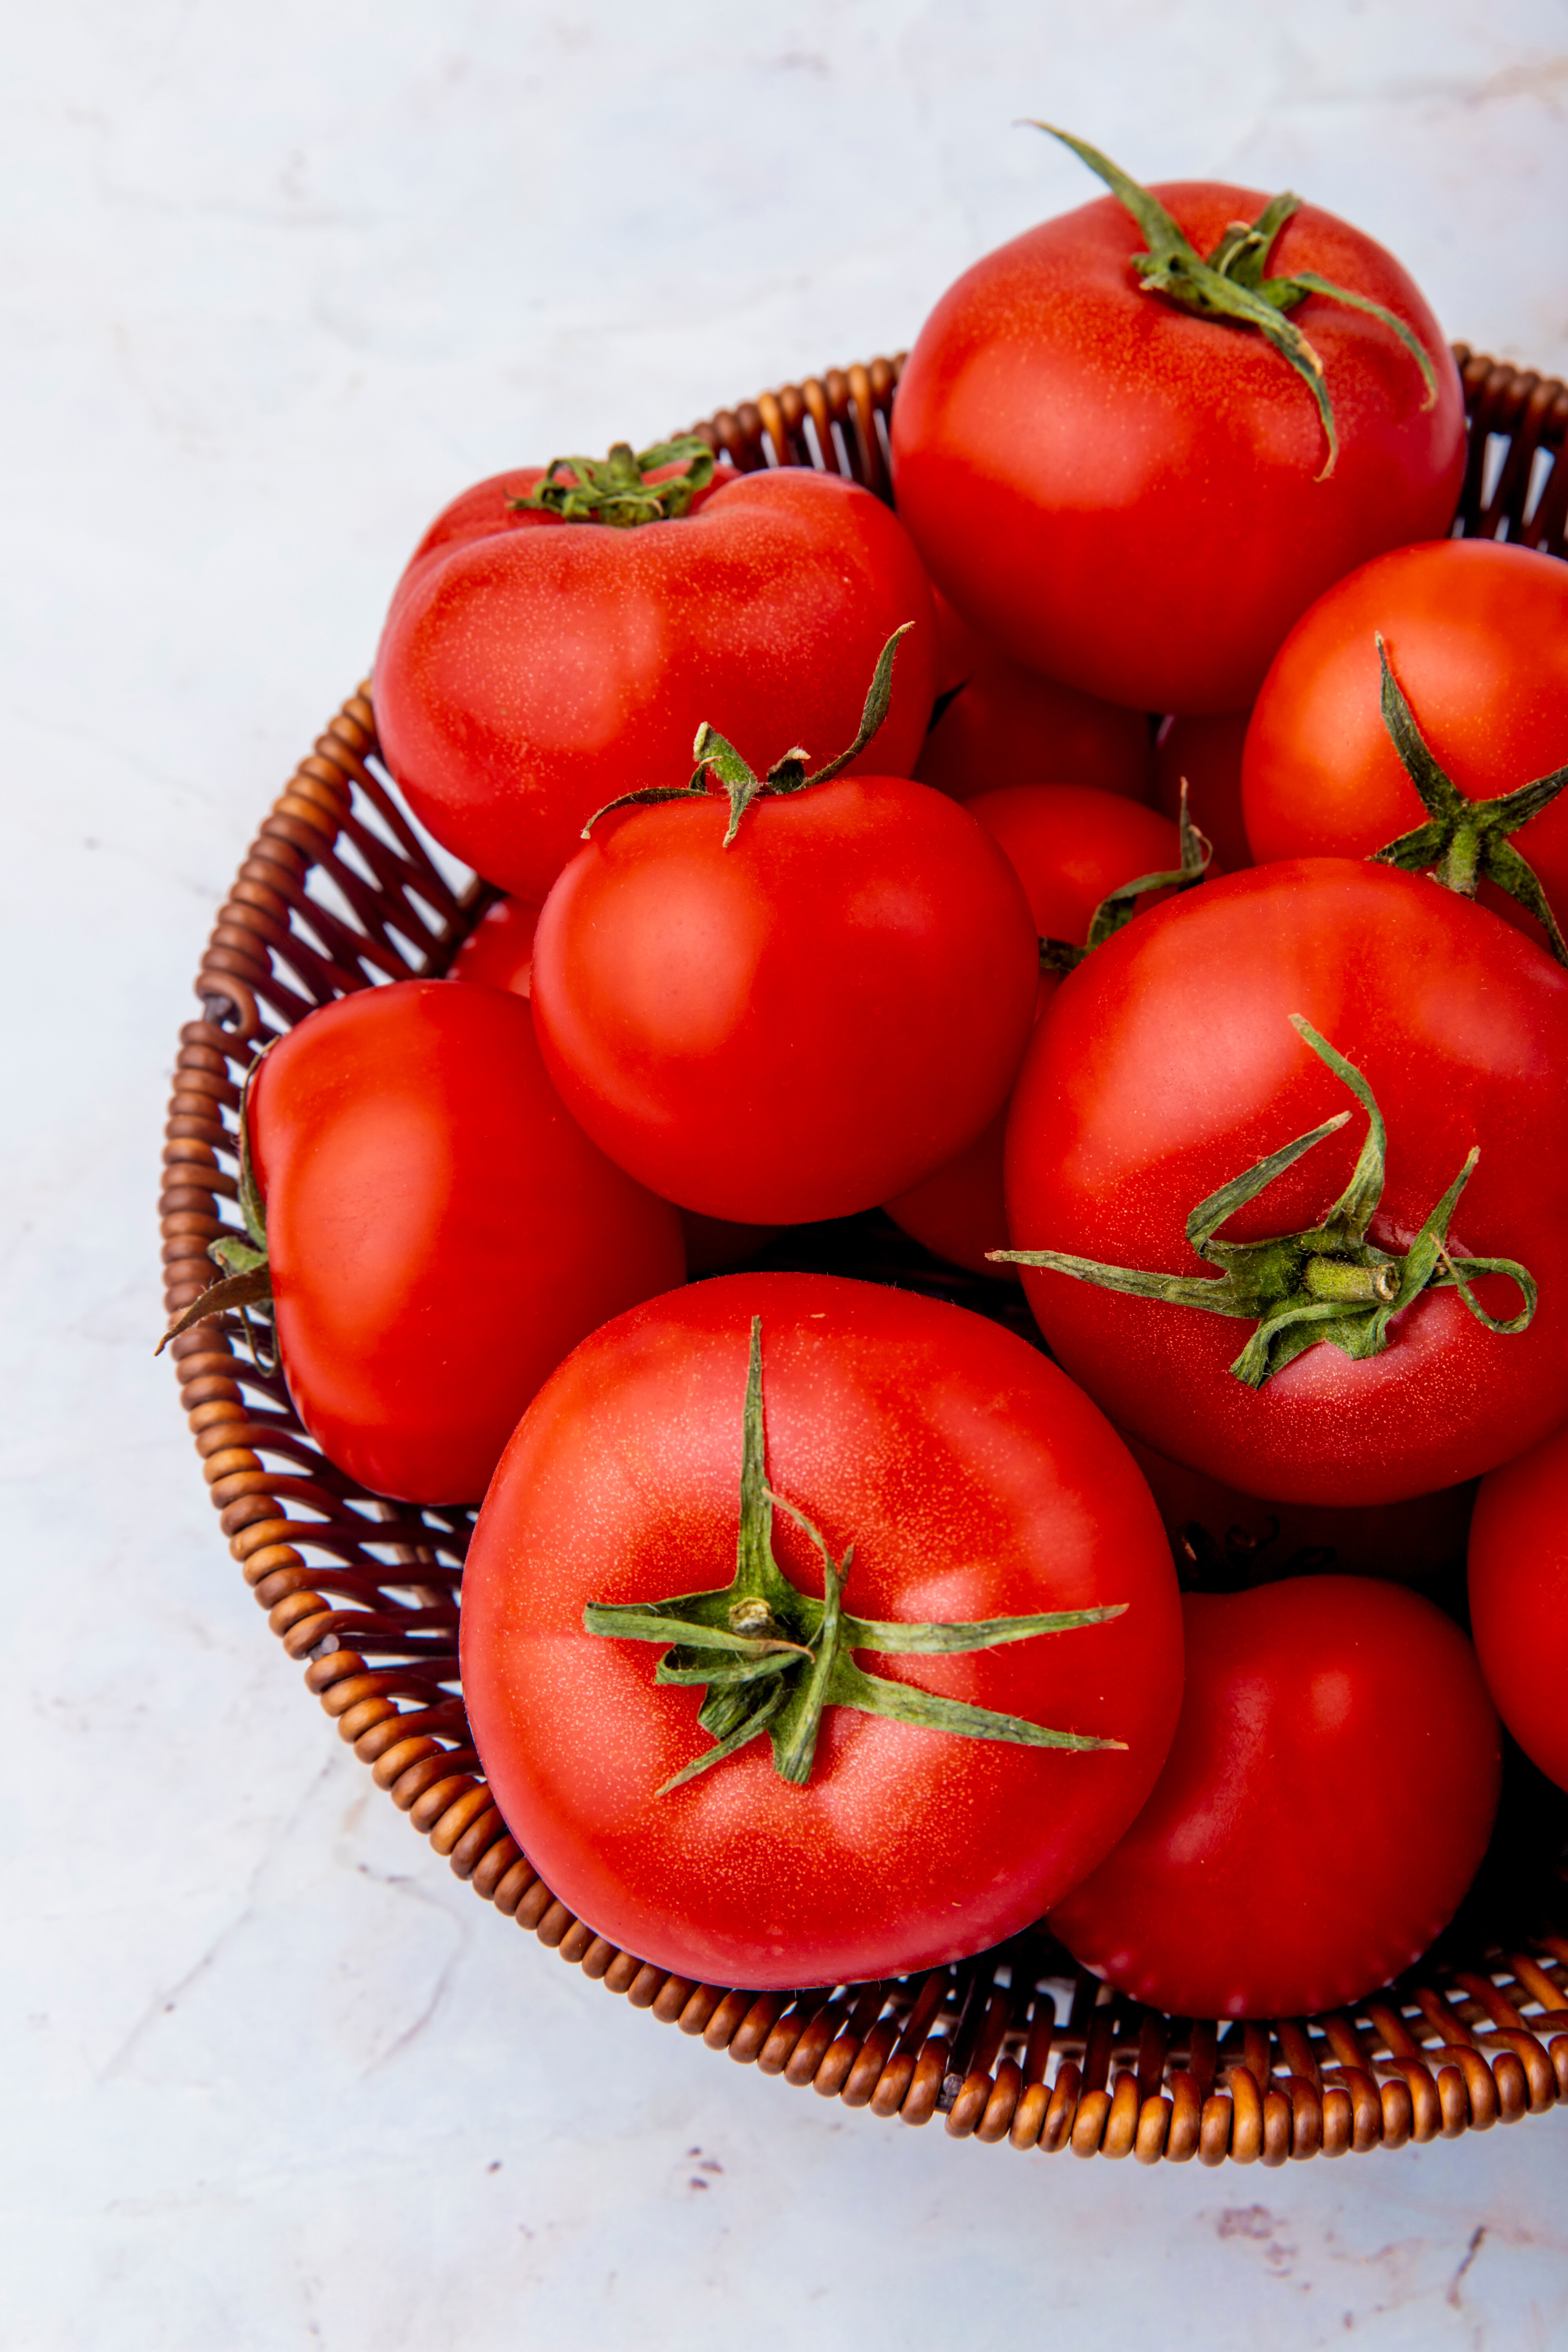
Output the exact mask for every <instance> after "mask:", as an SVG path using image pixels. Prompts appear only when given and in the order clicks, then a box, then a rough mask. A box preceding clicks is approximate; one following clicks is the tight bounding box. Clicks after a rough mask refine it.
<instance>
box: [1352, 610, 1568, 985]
mask: <svg viewBox="0 0 1568 2352" xmlns="http://www.w3.org/2000/svg"><path fill="white" fill-rule="evenodd" d="M1377 658H1378V661H1379V663H1380V664H1381V666H1382V670H1383V723H1384V727H1386V728H1387V730H1388V733H1389V737H1390V740H1392V742H1393V745H1394V750H1395V751H1397V752H1398V754H1399V758H1400V761H1401V764H1402V765H1403V767H1404V770H1405V774H1406V775H1407V776H1408V777H1409V779H1410V781H1411V782H1412V783H1413V784H1414V785H1415V790H1416V792H1417V793H1419V795H1420V799H1421V805H1422V807H1423V808H1424V809H1425V810H1426V824H1418V825H1416V826H1415V829H1414V831H1413V832H1410V833H1402V834H1401V835H1400V836H1399V838H1398V840H1397V841H1391V842H1389V843H1388V844H1387V845H1385V846H1384V848H1382V849H1379V850H1375V851H1374V852H1373V864H1375V865H1378V866H1398V867H1399V869H1400V871H1401V872H1402V873H1405V874H1431V875H1433V876H1434V877H1436V880H1437V881H1439V882H1441V883H1442V884H1443V885H1444V887H1446V888H1447V889H1449V890H1457V891H1458V893H1459V895H1460V896H1461V897H1462V898H1474V897H1475V895H1476V884H1477V882H1478V881H1479V878H1480V877H1481V876H1482V875H1483V874H1484V875H1485V876H1486V877H1487V879H1488V880H1489V882H1495V883H1496V884H1497V885H1498V887H1499V888H1500V889H1502V890H1506V891H1507V892H1508V894H1509V896H1510V898H1517V899H1518V900H1519V903H1520V905H1521V907H1524V908H1527V909H1528V910H1529V912H1530V913H1531V914H1532V915H1533V916H1534V917H1535V919H1536V921H1537V922H1538V923H1539V924H1540V925H1541V928H1542V930H1543V931H1544V932H1545V933H1546V937H1547V940H1548V942H1549V943H1550V946H1551V949H1552V954H1553V955H1554V956H1555V957H1556V959H1557V961H1558V962H1559V963H1560V964H1568V946H1565V945H1564V943H1563V934H1562V932H1561V931H1560V930H1559V929H1558V928H1557V919H1556V917H1555V916H1554V915H1553V913H1552V908H1551V906H1550V904H1549V902H1548V900H1547V897H1546V893H1545V891H1544V890H1543V889H1542V887H1541V880H1540V877H1539V876H1538V875H1537V874H1536V872H1535V869H1534V867H1533V866H1530V865H1529V864H1528V863H1527V862H1526V860H1525V859H1524V858H1522V857H1521V856H1520V854H1519V851H1518V850H1517V849H1515V847H1514V846H1513V844H1512V843H1511V841H1510V839H1509V835H1510V834H1512V833H1517V832H1518V831H1519V829H1520V827H1521V825H1523V824H1529V823H1530V820H1531V817H1533V816H1539V815H1540V814H1541V812H1542V809H1545V808H1550V807H1551V805H1552V802H1553V801H1554V800H1555V799H1556V798H1557V795H1558V793H1560V792H1562V791H1563V787H1564V785H1568V768H1556V769H1554V770H1553V771H1552V774H1551V775H1549V776H1537V778H1536V779H1535V782H1533V783H1532V784H1521V785H1519V786H1518V788H1517V789H1516V790H1515V791H1513V792H1511V793H1502V794H1500V797H1499V798H1498V799H1496V800H1490V801H1472V800H1468V799H1467V797H1466V795H1465V794H1464V793H1461V792H1459V791H1458V789H1457V788H1456V786H1455V785H1454V784H1452V783H1451V782H1449V780H1448V778H1447V776H1446V775H1445V774H1444V772H1443V771H1442V769H1441V768H1440V767H1439V766H1438V764H1437V762H1436V760H1435V759H1434V758H1433V756H1432V753H1431V752H1430V751H1428V749H1427V747H1426V742H1425V740H1423V738H1422V734H1421V730H1420V729H1419V728H1418V727H1417V725H1416V724H1415V717H1414V715H1413V713H1412V711H1411V709H1410V705H1409V704H1408V702H1406V700H1405V697H1404V695H1403V693H1402V692H1401V691H1400V687H1399V681H1398V679H1397V678H1396V677H1394V672H1393V670H1392V669H1391V668H1390V667H1389V664H1388V648H1387V646H1385V645H1384V642H1383V639H1382V637H1381V636H1379V638H1378V640H1377Z"/></svg>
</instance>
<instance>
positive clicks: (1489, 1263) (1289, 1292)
mask: <svg viewBox="0 0 1568 2352" xmlns="http://www.w3.org/2000/svg"><path fill="white" fill-rule="evenodd" d="M1290 1021H1291V1025H1292V1027H1293V1028H1294V1029H1295V1030H1296V1031H1297V1033H1298V1034H1299V1035H1300V1037H1301V1038H1302V1039H1303V1040H1304V1041H1305V1043H1306V1044H1307V1045H1310V1047H1311V1049H1312V1051H1313V1053H1314V1054H1316V1055H1317V1056H1318V1058H1319V1060H1320V1061H1321V1062H1324V1063H1326V1064H1327V1066H1328V1067H1329V1068H1330V1069H1331V1070H1332V1071H1333V1073H1334V1075H1335V1076H1336V1077H1338V1078H1340V1079H1341V1080H1342V1082H1343V1084H1344V1085H1345V1086H1346V1087H1349V1088H1350V1091H1351V1093H1352V1095H1354V1097H1355V1098H1356V1100H1357V1102H1358V1103H1359V1104H1360V1105H1361V1107H1362V1108H1363V1110H1364V1111H1365V1113H1366V1115H1367V1133H1366V1139H1365V1141H1364V1142H1363V1145H1362V1148H1361V1153H1360V1156H1359V1157H1358V1159H1357V1160H1356V1164H1355V1167H1354V1169H1353V1170H1352V1174H1351V1180H1350V1182H1349V1183H1348V1184H1347V1185H1346V1186H1345V1189H1344V1191H1343V1192H1342V1193H1341V1195H1340V1197H1339V1199H1338V1200H1337V1201H1336V1202H1335V1203H1334V1205H1333V1207H1332V1208H1331V1210H1330V1211H1329V1213H1328V1215H1327V1216H1326V1217H1325V1218H1324V1219H1323V1222H1322V1223H1321V1224H1319V1225H1313V1226H1311V1227H1310V1229H1309V1230H1308V1231H1306V1232H1304V1233H1297V1234H1279V1235H1277V1236H1275V1237H1274V1238H1273V1239H1271V1240H1268V1241H1261V1242H1222V1241H1218V1240H1216V1239H1215V1234H1217V1231H1218V1229H1219V1227H1220V1226H1221V1225H1222V1224H1224V1223H1226V1219H1227V1218H1230V1217H1233V1216H1234V1215H1235V1214H1236V1213H1237V1210H1238V1209H1242V1208H1245V1207H1246V1206H1247V1202H1249V1201H1255V1200H1257V1198H1258V1195H1259V1193H1261V1192H1266V1191H1267V1189H1268V1186H1269V1185H1270V1184H1272V1183H1273V1182H1274V1181H1275V1180H1276V1179H1277V1178H1278V1177H1280V1176H1283V1175H1284V1174H1285V1172H1286V1171H1287V1170H1288V1169H1290V1168H1293V1167H1294V1166H1295V1164H1296V1162H1297V1161H1298V1160H1300V1159H1301V1158H1303V1157H1304V1155H1305V1154H1306V1153H1307V1152H1309V1151H1310V1150H1313V1149H1315V1147H1316V1146H1317V1145H1318V1144H1320V1143H1321V1142H1323V1141H1324V1140H1325V1139H1326V1138H1327V1137H1329V1136H1331V1135H1333V1134H1336V1133H1337V1132H1338V1131H1339V1129H1341V1128H1342V1127H1343V1126H1344V1125H1345V1124H1346V1122H1347V1121H1348V1119H1349V1118H1350V1116H1351V1114H1350V1113H1349V1111H1339V1112H1337V1113H1336V1114H1335V1115H1334V1117H1333V1118H1327V1119H1325V1120H1324V1121H1323V1122H1322V1124H1321V1126H1320V1127H1315V1128H1313V1129H1311V1130H1310V1133H1309V1134H1306V1135H1300V1136H1298V1137H1296V1139H1295V1140H1294V1141H1293V1142H1290V1143H1287V1144H1284V1145H1282V1146H1281V1148H1280V1149H1279V1150H1278V1151H1271V1152H1270V1153H1269V1154H1268V1157H1267V1158H1266V1159H1264V1160H1258V1163H1257V1164H1256V1166H1254V1167H1252V1168H1249V1169H1247V1171H1246V1172H1245V1174H1243V1175H1240V1176H1235V1177H1232V1179H1231V1180H1230V1181H1229V1182H1228V1183H1226V1184H1222V1185H1221V1186H1220V1188H1219V1190H1218V1192H1211V1193H1210V1195H1209V1197H1208V1198H1207V1200H1205V1201H1200V1202H1198V1205H1197V1207H1196V1208H1195V1209H1194V1211H1193V1213H1192V1214H1191V1215H1190V1216H1189V1217H1188V1219H1187V1223H1186V1236H1187V1240H1188V1241H1189V1243H1190V1244H1192V1246H1193V1248H1194V1250H1195V1251H1196V1252H1197V1254H1198V1255H1199V1256H1200V1257H1203V1258H1206V1259H1208V1260H1209V1262H1210V1263H1211V1264H1212V1265H1216V1266H1218V1267H1219V1268H1220V1272H1219V1275H1218V1276H1217V1277H1216V1276H1210V1275H1204V1274H1198V1275H1188V1274H1155V1273H1147V1272H1144V1271H1143V1270H1142V1268H1140V1267H1137V1266H1124V1265H1101V1264H1100V1262H1099V1261H1098V1260H1097V1259H1094V1258H1086V1257H1076V1256H1072V1255H1068V1253H1066V1252H1065V1251H1060V1250H1017V1249H1008V1250H992V1251H989V1252H988V1253H987V1255H989V1256H991V1257H993V1258H996V1259H1000V1260H1004V1261H1005V1262H1006V1263H1007V1264H1009V1265H1034V1266H1045V1267H1047V1268H1049V1269H1050V1270H1051V1271H1052V1272H1054V1273H1057V1274H1066V1275H1070V1276H1072V1277H1073V1279H1074V1280H1075V1281H1079V1282H1087V1283H1091V1284H1093V1285H1094V1286H1096V1287H1097V1288H1099V1289H1101V1290H1119V1291H1121V1292H1122V1293H1123V1294H1124V1295H1125V1296H1126V1297H1133V1298H1148V1299H1155V1300H1158V1301H1160V1302H1161V1303H1162V1304H1163V1305H1165V1306H1169V1307H1196V1308H1197V1309H1198V1310H1199V1311H1200V1312H1201V1313H1203V1314H1205V1315H1226V1316H1231V1317H1234V1318H1236V1319H1237V1321H1240V1322H1247V1323H1251V1324H1252V1326H1253V1330H1252V1333H1251V1336H1250V1338H1249V1339H1247V1345H1246V1346H1245V1347H1244V1348H1243V1349H1242V1351H1241V1353H1240V1355H1239V1356H1237V1359H1236V1360H1235V1361H1234V1363H1233V1364H1232V1365H1231V1367H1230V1369H1231V1370H1232V1371H1233V1372H1234V1373H1235V1375H1236V1377H1237V1380H1239V1381H1245V1382H1246V1384H1247V1387H1248V1388H1252V1389H1260V1388H1262V1387H1263V1385H1264V1383H1265V1382H1266V1381H1268V1380H1270V1379H1272V1377H1273V1375H1274V1374H1275V1373H1276V1372H1279V1371H1282V1370H1284V1368H1285V1366H1286V1365H1287V1364H1289V1363H1292V1362H1294V1360H1295V1359H1296V1358H1297V1357H1298V1356H1299V1355H1300V1354H1301V1353H1302V1351H1303V1350H1304V1349H1308V1348H1311V1347H1315V1346H1316V1345H1317V1344H1318V1342H1319V1341H1320V1340H1322V1341H1326V1342H1327V1343H1328V1344H1329V1345H1330V1346H1331V1347H1335V1348H1338V1349H1341V1351H1342V1353H1343V1354H1345V1355H1347V1356H1349V1357H1351V1358H1352V1360H1355V1361H1358V1362H1360V1361H1364V1360H1366V1359H1367V1358H1368V1357H1371V1356H1376V1355H1381V1354H1382V1352H1383V1350H1384V1348H1386V1347H1387V1345H1388V1342H1389V1338H1390V1333H1391V1326H1392V1324H1393V1321H1394V1317H1395V1316H1396V1315H1398V1314H1400V1313H1402V1312H1403V1311H1404V1309H1405V1307H1409V1306H1411V1305H1412V1304H1413V1303H1414V1302H1415V1299H1416V1298H1417V1297H1419V1296H1420V1295H1421V1293H1422V1291H1424V1290H1426V1289H1428V1288H1430V1289H1434V1290H1440V1289H1456V1290H1458V1294H1459V1296H1460V1297H1461V1298H1462V1299H1463V1300H1464V1302H1465V1305H1466V1306H1467V1307H1468V1309H1469V1311H1470V1313H1471V1314H1472V1315H1473V1316H1474V1317H1475V1318H1476V1319H1477V1321H1478V1322H1479V1323H1484V1324H1485V1325H1486V1328H1487V1329H1488V1330H1489V1331H1497V1332H1500V1333H1501V1334H1503V1335H1505V1336H1508V1335H1511V1334H1513V1333H1516V1332H1520V1331H1522V1330H1524V1329H1525V1328H1526V1327H1527V1326H1528V1324H1529V1322H1530V1319H1531V1316H1532V1315H1533V1314H1534V1312H1535V1302H1536V1287H1535V1283H1534V1280H1533V1278H1532V1276H1531V1275H1530V1274H1529V1273H1528V1271H1527V1270H1526V1268H1525V1267H1523V1266H1522V1265H1519V1264H1518V1263H1517V1261H1516V1260H1514V1259H1513V1258H1455V1257H1450V1255H1449V1254H1448V1246H1447V1235H1448V1227H1449V1224H1450V1223H1451V1222H1452V1220H1453V1215H1454V1211H1455V1209H1456V1208H1457V1207H1458V1201H1459V1195H1460V1193H1461V1192H1463V1191H1464V1189H1465V1186H1466V1185H1467V1184H1468V1182H1469V1180H1470V1177H1471V1174H1472V1173H1473V1171H1474V1170H1475V1165H1476V1162H1477V1160H1479V1157H1480V1153H1479V1149H1475V1150H1471V1152H1470V1154H1469V1156H1468V1159H1467V1160H1466V1161H1465V1164H1464V1166H1463V1168H1461V1170H1460V1171H1459V1173H1458V1176H1456V1177H1455V1179H1454V1181H1453V1182H1452V1183H1451V1184H1450V1185H1449V1187H1448V1189H1447V1192H1445V1193H1444V1195H1443V1197H1442V1199H1441V1200H1440V1201H1439V1202H1437V1204H1436V1208H1435V1209H1433V1211H1432V1212H1431V1213H1430V1215H1429V1216H1428V1217H1427V1219H1426V1223H1425V1224H1424V1225H1423V1226H1422V1228H1421V1230H1420V1232H1419V1233H1418V1234H1416V1236H1415V1241H1414V1242H1413V1243H1412V1244H1411V1245H1410V1248H1409V1249H1408V1250H1407V1251H1406V1252H1405V1255H1404V1256H1400V1255H1397V1254H1396V1253H1394V1252H1392V1251H1389V1250H1383V1249H1379V1248H1378V1247H1377V1246H1376V1244H1374V1243H1373V1242H1369V1241H1368V1240H1367V1238H1366V1234H1367V1228H1368V1226H1369V1225H1370V1224H1371V1223H1372V1219H1373V1214H1374V1213H1375V1212H1376V1210H1377V1207H1378V1203H1379V1202H1381V1200H1382V1198H1383V1184H1384V1155H1385V1152H1386V1150H1387V1134H1386V1130H1385V1129H1384V1123H1383V1114H1382V1112H1381V1111H1380V1110H1379V1109H1378V1107H1377V1103H1376V1100H1375V1098H1374V1097H1373V1092H1372V1089H1371V1087H1369V1086H1368V1085H1367V1082H1366V1080H1365V1078H1364V1077H1363V1076H1362V1074H1361V1072H1360V1071H1359V1070H1358V1069H1357V1068H1356V1066H1355V1064H1354V1063H1353V1062H1350V1061H1347V1060H1346V1059H1345V1057H1344V1055H1342V1054H1341V1053H1338V1052H1336V1051H1335V1049H1334V1047H1333V1046H1332V1045H1330V1043H1329V1041H1328V1039H1327V1038H1326V1037H1323V1036H1321V1035H1320V1034H1319V1032H1318V1031H1317V1030H1316V1029H1314V1028H1313V1027H1312V1024H1311V1023H1310V1021H1306V1020H1303V1018H1302V1017H1301V1015H1300V1013H1292V1014H1291V1015H1290ZM1439 1268H1440V1269H1441V1271H1439ZM1483 1274H1503V1275H1507V1276H1509V1278H1510V1281H1512V1282H1513V1283H1514V1284H1516V1285H1517V1286H1518V1289H1519V1291H1520V1295H1521V1297H1522V1298H1523V1300H1524V1305H1523V1307H1522V1309H1521V1312H1520V1313H1519V1314H1518V1315H1516V1316H1514V1317H1513V1318H1511V1319H1510V1320H1509V1321H1507V1322H1502V1321H1500V1320H1499V1319H1498V1318H1495V1317H1493V1316H1491V1315H1489V1314H1488V1313H1487V1311H1486V1309H1485V1308H1484V1307H1482V1306H1481V1304H1480V1302H1479V1299H1478V1298H1477V1297H1476V1296H1475V1294H1474V1292H1473V1291H1472V1290H1471V1288H1470V1283H1471V1281H1472V1280H1473V1279H1475V1277H1477V1276H1479V1275H1483Z"/></svg>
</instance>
